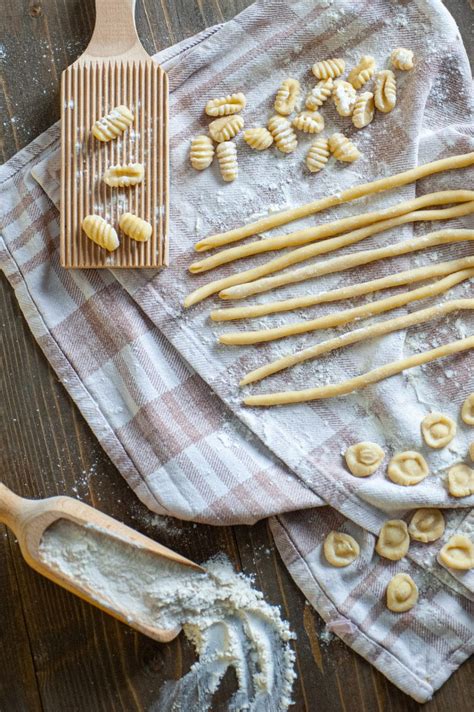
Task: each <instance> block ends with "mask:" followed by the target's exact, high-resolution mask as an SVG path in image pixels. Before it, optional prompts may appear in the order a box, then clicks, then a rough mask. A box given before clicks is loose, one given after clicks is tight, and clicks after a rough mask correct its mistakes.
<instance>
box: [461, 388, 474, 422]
mask: <svg viewBox="0 0 474 712" xmlns="http://www.w3.org/2000/svg"><path fill="white" fill-rule="evenodd" d="M461 418H462V419H463V421H464V422H465V423H466V425H474V393H471V394H470V395H468V397H467V398H466V400H465V401H464V403H463V404H462V408H461Z"/></svg>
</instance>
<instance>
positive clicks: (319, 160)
mask: <svg viewBox="0 0 474 712" xmlns="http://www.w3.org/2000/svg"><path fill="white" fill-rule="evenodd" d="M328 159H329V142H328V140H327V138H317V139H316V140H315V141H313V143H312V144H311V146H310V147H309V151H308V153H307V155H306V166H307V168H308V170H310V171H311V173H318V171H320V170H322V169H323V168H324V166H325V165H326V163H327V162H328Z"/></svg>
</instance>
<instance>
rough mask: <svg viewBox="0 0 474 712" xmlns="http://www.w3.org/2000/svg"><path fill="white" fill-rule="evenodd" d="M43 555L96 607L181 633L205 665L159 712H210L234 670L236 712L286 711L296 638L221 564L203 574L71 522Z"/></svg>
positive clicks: (58, 529)
mask: <svg viewBox="0 0 474 712" xmlns="http://www.w3.org/2000/svg"><path fill="white" fill-rule="evenodd" d="M40 555H41V558H42V559H43V561H45V562H46V563H48V564H49V565H50V566H51V567H52V568H53V569H56V570H58V571H60V572H61V573H62V574H64V575H65V576H67V577H68V578H71V579H73V580H74V581H75V582H76V583H77V584H78V585H79V586H82V587H84V588H87V589H88V590H92V591H94V592H95V598H96V600H97V601H98V603H101V604H102V605H105V606H106V607H108V608H112V609H115V610H116V609H119V610H126V611H127V612H128V614H129V617H130V620H136V621H140V623H142V624H143V625H146V626H153V627H156V628H164V629H166V630H173V629H176V628H180V627H181V626H182V628H183V631H184V634H185V635H186V637H187V638H188V639H189V640H190V641H191V642H192V643H193V645H194V647H195V649H196V653H197V654H198V656H199V659H198V661H197V662H196V663H194V665H193V666H192V668H191V670H190V671H189V672H188V673H187V675H185V676H184V677H183V678H182V679H181V680H178V681H177V682H168V683H166V684H165V686H164V688H163V690H162V692H161V694H160V697H159V699H158V701H157V703H156V707H155V706H154V707H153V709H154V710H155V712H168V711H169V712H172V711H173V710H178V709H179V710H181V709H183V710H189V712H207V710H210V709H211V704H212V697H213V694H214V693H215V692H216V690H217V689H218V687H219V685H220V683H221V680H222V678H223V677H224V675H225V673H226V671H227V669H228V668H229V667H233V668H234V669H235V673H236V676H237V682H238V690H237V692H236V693H235V694H234V695H233V697H232V699H231V700H230V702H229V708H228V709H229V710H234V711H235V712H237V710H249V711H252V712H284V711H285V710H287V709H288V707H289V705H290V704H291V690H292V686H293V680H294V678H295V672H294V653H293V651H292V649H291V647H290V644H289V641H290V639H291V638H293V637H294V636H293V634H292V633H291V632H290V629H289V627H288V624H287V623H286V622H285V621H283V620H282V619H281V616H280V612H279V610H278V608H276V607H275V606H270V605H269V604H268V603H266V602H265V601H264V600H263V595H262V594H261V592H260V591H257V590H255V589H254V588H253V586H252V582H251V580H250V579H249V578H248V577H246V576H243V575H242V574H238V573H236V572H235V571H234V569H233V568H232V565H231V564H230V562H229V561H228V560H227V559H226V558H225V557H224V556H220V557H218V558H214V559H211V560H210V561H208V562H207V563H206V564H205V565H204V566H205V568H206V571H207V573H201V572H198V571H194V570H193V569H190V568H187V567H185V566H183V565H180V564H176V563H174V562H172V561H167V560H166V559H162V558H160V557H159V556H157V555H156V554H153V553H150V552H148V551H146V550H144V549H140V548H138V547H137V546H134V545H132V544H130V543H129V542H126V541H124V540H122V539H118V538H116V537H113V536H111V535H110V534H109V533H107V532H105V531H102V530H100V529H98V528H96V527H92V526H79V525H77V524H75V523H74V522H71V521H69V520H66V519H60V520H59V521H58V522H56V523H55V524H53V525H52V526H51V527H49V528H48V529H47V530H46V531H45V533H44V535H43V538H42V540H41V544H40Z"/></svg>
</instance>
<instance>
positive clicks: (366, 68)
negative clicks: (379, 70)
mask: <svg viewBox="0 0 474 712" xmlns="http://www.w3.org/2000/svg"><path fill="white" fill-rule="evenodd" d="M374 73H375V59H374V58H373V57H371V56H370V55H368V54H366V55H364V56H363V57H361V59H360V62H359V64H357V65H356V66H355V67H354V68H353V69H351V71H350V72H349V76H348V77H347V81H348V82H350V84H352V86H353V87H354V89H360V88H361V87H363V86H364V84H365V83H366V82H368V81H369V79H370V78H371V77H372V76H373V75H374Z"/></svg>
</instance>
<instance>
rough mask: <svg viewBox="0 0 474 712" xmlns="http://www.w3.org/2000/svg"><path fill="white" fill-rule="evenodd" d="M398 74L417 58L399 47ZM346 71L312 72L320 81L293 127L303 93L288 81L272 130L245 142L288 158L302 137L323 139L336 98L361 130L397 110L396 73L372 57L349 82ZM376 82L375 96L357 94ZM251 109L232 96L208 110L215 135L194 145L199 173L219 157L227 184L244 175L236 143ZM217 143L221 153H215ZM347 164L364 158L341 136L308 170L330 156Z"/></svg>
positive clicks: (322, 66)
mask: <svg viewBox="0 0 474 712" xmlns="http://www.w3.org/2000/svg"><path fill="white" fill-rule="evenodd" d="M390 60H391V64H392V66H393V67H394V68H396V69H399V70H401V71H407V70H409V69H412V68H413V52H412V51H411V50H409V49H405V48H403V47H397V48H396V49H394V50H393V52H392V54H391V55H390ZM345 69H346V64H345V62H344V60H343V59H341V58H335V59H325V60H323V61H320V62H316V63H315V64H314V65H313V67H312V72H313V74H314V76H315V77H316V78H317V79H318V80H319V81H318V83H317V84H316V86H314V87H313V88H312V89H311V91H310V92H309V94H308V95H307V96H306V100H305V106H306V109H305V110H304V111H300V112H298V113H297V114H296V116H295V117H294V118H293V119H292V120H291V121H290V119H289V118H288V117H289V116H290V115H291V114H293V112H294V111H295V110H296V106H297V103H298V99H299V97H300V93H301V85H300V82H299V81H298V80H297V79H292V78H289V79H285V80H284V81H283V82H282V84H281V86H280V88H279V89H278V91H277V94H276V98H275V104H274V108H275V111H276V112H277V113H276V114H275V115H274V116H272V117H271V118H270V120H269V121H268V124H267V126H266V127H265V126H258V127H255V128H250V129H247V130H246V131H244V134H243V137H244V141H245V142H246V143H247V144H248V146H250V148H252V149H254V150H256V151H264V150H265V149H267V148H269V147H270V146H271V145H272V144H273V143H274V144H275V146H276V147H277V149H278V150H279V151H281V152H282V153H292V152H293V151H294V150H295V149H296V147H297V145H298V139H297V136H296V133H295V130H296V131H302V132H304V133H308V134H320V133H321V132H322V131H323V130H324V118H323V116H322V115H321V114H320V113H319V109H320V108H321V106H322V105H323V104H324V103H325V102H326V101H328V99H330V98H332V100H333V102H334V105H335V107H336V111H337V113H338V114H339V116H342V117H352V123H353V125H354V126H355V127H356V128H357V129H361V128H364V126H368V124H370V123H371V121H372V120H373V118H374V115H375V110H378V111H380V112H382V113H384V114H387V113H389V112H390V111H392V109H393V108H394V106H395V104H396V101H397V87H396V80H395V75H394V73H393V71H392V70H391V69H382V70H381V71H379V72H377V73H376V72H375V69H376V65H375V59H374V58H373V57H371V56H369V55H364V56H363V57H361V59H360V61H359V62H358V64H357V65H356V66H355V67H353V68H352V69H351V71H350V72H349V74H348V76H347V79H346V80H344V79H342V75H343V74H344V72H345ZM372 77H374V86H373V91H363V92H361V93H360V94H357V90H359V89H362V88H365V87H366V84H367V82H368V81H369V80H370V79H372ZM245 105H246V98H245V95H244V94H242V93H238V94H232V95H229V96H225V97H221V98H219V99H211V100H210V101H208V102H207V104H206V108H205V111H206V114H207V115H208V116H213V117H216V118H215V119H214V121H212V122H211V123H210V124H209V135H205V134H201V135H199V136H195V137H194V138H193V139H192V141H191V151H190V160H191V165H192V166H193V168H195V169H196V170H198V171H201V170H204V169H205V168H208V167H209V166H210V165H211V163H212V161H213V158H214V154H216V156H217V160H218V162H219V168H220V171H221V175H222V177H223V179H224V180H225V181H226V182H229V181H233V180H235V179H236V178H237V175H238V163H237V149H236V146H235V144H234V143H233V142H232V139H233V138H235V137H236V136H237V134H238V133H239V132H240V131H241V130H242V128H243V127H244V119H243V118H242V116H241V115H240V112H241V111H243V109H244V108H245ZM214 141H215V142H216V143H217V147H216V148H214ZM331 155H332V156H333V157H334V158H335V159H336V160H338V161H342V162H344V163H352V162H353V161H355V160H357V158H359V156H360V152H359V150H358V149H357V147H356V146H355V145H354V143H353V142H352V141H351V140H350V139H349V138H348V137H347V136H345V135H344V134H342V133H339V132H336V133H334V134H332V135H331V136H329V137H322V136H319V137H318V138H316V139H315V140H314V141H313V143H312V144H311V146H310V147H309V150H308V152H307V155H306V166H307V168H308V170H309V171H311V173H317V172H318V171H320V170H321V169H322V168H324V166H325V165H326V163H327V162H328V160H329V157H330V156H331Z"/></svg>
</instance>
